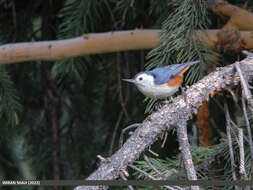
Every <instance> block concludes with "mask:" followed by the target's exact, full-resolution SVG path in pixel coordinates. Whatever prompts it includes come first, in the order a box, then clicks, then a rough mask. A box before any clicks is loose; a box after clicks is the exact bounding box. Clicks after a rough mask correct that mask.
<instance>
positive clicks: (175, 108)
mask: <svg viewBox="0 0 253 190" xmlns="http://www.w3.org/2000/svg"><path fill="white" fill-rule="evenodd" d="M240 66H241V69H242V71H243V72H244V75H248V76H249V79H252V78H253V73H252V71H253V57H249V58H246V59H244V60H242V61H241V62H240ZM238 84H240V77H239V75H238V73H236V72H235V69H234V64H232V65H229V66H226V67H223V68H217V69H216V71H215V72H213V73H211V74H209V75H208V76H206V77H204V78H203V79H202V80H200V81H199V82H198V83H196V84H194V85H192V86H191V87H190V88H188V89H187V91H186V92H185V94H186V97H187V104H186V103H185V101H184V97H183V96H181V95H180V96H177V97H176V98H174V99H173V101H172V102H171V103H170V104H166V105H164V106H163V107H162V108H160V109H159V110H158V111H156V112H154V113H152V114H151V115H149V116H148V117H147V118H146V119H145V120H144V121H143V122H142V123H141V124H139V125H140V126H139V127H138V128H137V129H136V130H135V131H134V133H133V134H132V135H131V136H130V137H129V138H128V140H127V141H126V142H125V144H124V145H123V146H122V148H120V149H119V150H118V151H117V152H116V153H115V154H113V155H112V156H111V157H110V158H108V159H107V160H106V161H104V162H102V163H101V165H100V166H99V168H98V169H97V170H96V171H94V172H93V173H92V174H91V175H90V176H89V177H88V178H87V180H113V179H117V178H118V177H119V173H120V171H121V170H122V169H123V170H125V169H126V168H127V166H129V165H131V164H132V163H133V162H134V161H135V160H137V159H138V158H139V157H140V155H141V153H142V152H144V151H145V150H146V149H147V148H148V147H149V146H150V145H151V144H153V143H154V142H155V141H156V140H157V139H158V136H159V134H161V133H162V132H164V131H165V130H166V129H171V128H172V126H173V125H174V126H184V125H185V122H186V121H187V120H189V119H191V118H192V116H193V115H194V114H196V113H197V110H198V107H199V106H200V105H201V104H202V102H203V101H204V100H209V98H211V97H212V96H213V95H214V94H215V93H216V92H218V91H222V90H223V89H225V88H228V87H231V86H235V85H238ZM85 189H92V190H95V189H96V190H97V189H98V187H87V186H78V187H76V188H75V190H85ZM103 189H107V187H103Z"/></svg>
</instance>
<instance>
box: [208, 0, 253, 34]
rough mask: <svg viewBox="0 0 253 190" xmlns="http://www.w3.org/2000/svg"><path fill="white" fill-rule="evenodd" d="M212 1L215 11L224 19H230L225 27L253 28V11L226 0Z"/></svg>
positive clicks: (229, 28) (230, 28)
mask: <svg viewBox="0 0 253 190" xmlns="http://www.w3.org/2000/svg"><path fill="white" fill-rule="evenodd" d="M212 1H213V6H212V10H213V12H214V13H216V14H218V15H220V16H221V17H222V18H224V19H228V22H227V24H226V25H225V26H224V27H223V28H224V29H227V30H232V29H238V30H253V13H251V12H249V11H247V10H245V9H243V8H240V7H237V6H234V5H231V4H229V3H228V2H226V1H217V0H212Z"/></svg>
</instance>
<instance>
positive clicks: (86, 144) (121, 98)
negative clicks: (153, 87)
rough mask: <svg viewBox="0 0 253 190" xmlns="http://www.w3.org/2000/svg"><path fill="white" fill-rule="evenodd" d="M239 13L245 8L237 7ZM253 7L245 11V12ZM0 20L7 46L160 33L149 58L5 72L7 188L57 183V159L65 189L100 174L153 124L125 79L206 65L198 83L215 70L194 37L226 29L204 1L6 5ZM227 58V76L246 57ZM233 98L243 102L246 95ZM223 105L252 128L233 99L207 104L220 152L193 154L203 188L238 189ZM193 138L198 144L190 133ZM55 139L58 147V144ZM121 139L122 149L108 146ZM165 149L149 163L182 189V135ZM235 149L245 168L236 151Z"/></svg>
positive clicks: (125, 56)
mask: <svg viewBox="0 0 253 190" xmlns="http://www.w3.org/2000/svg"><path fill="white" fill-rule="evenodd" d="M233 3H234V4H235V5H239V6H244V4H241V2H240V1H233ZM252 6H253V4H252V1H248V4H247V8H248V9H252ZM0 12H1V14H0V28H1V30H0V44H5V43H14V42H22V41H40V40H48V39H52V40H59V39H67V38H74V37H78V36H80V35H83V34H85V33H98V32H106V31H112V30H129V29H135V28H161V29H162V31H161V33H160V43H159V44H158V46H157V47H156V48H154V49H153V50H151V51H150V52H149V53H148V52H147V51H131V52H120V53H114V54H106V55H94V56H85V57H79V58H72V59H65V60H60V61H56V62H53V63H48V62H41V61H34V62H31V63H18V64H12V65H9V66H1V68H0V79H1V80H0V100H1V101H0V121H1V127H0V133H1V136H0V140H1V141H0V150H1V153H2V154H1V155H0V178H1V179H3V178H4V179H28V178H36V179H53V178H54V173H53V171H54V170H53V168H54V166H55V165H54V163H55V162H53V153H54V152H55V151H56V150H57V151H59V152H58V160H57V162H58V165H59V169H60V176H59V177H60V179H82V178H85V177H87V176H88V175H89V174H90V173H91V172H92V171H94V170H95V168H97V166H98V165H99V160H98V159H96V156H97V155H102V156H104V157H107V156H110V152H115V151H116V150H117V149H118V139H119V134H120V132H121V130H122V128H124V127H125V126H127V125H129V124H132V123H136V122H141V121H142V120H143V119H144V118H145V117H146V115H145V114H144V110H145V108H146V110H147V111H150V110H153V108H152V107H153V103H149V104H148V105H146V102H144V103H143V99H144V97H143V96H142V95H141V94H140V93H139V92H138V91H137V90H136V88H134V87H133V86H130V85H129V84H125V83H122V81H121V78H130V77H132V76H134V75H135V74H136V73H138V72H139V71H141V70H143V69H144V66H146V68H148V69H150V68H154V67H158V66H161V65H167V64H174V63H181V62H186V61H191V60H201V64H198V65H196V66H194V67H192V69H190V70H189V71H188V72H187V74H186V81H185V84H192V83H194V82H196V81H197V80H199V79H201V78H202V77H203V76H204V75H206V74H207V70H208V68H207V67H208V66H209V65H213V64H214V63H215V64H216V63H218V61H217V57H216V55H214V53H213V52H212V51H211V50H209V49H208V48H207V47H205V46H204V45H203V44H202V43H201V42H200V41H198V40H196V36H195V30H196V29H200V30H203V29H206V28H221V27H222V26H223V24H224V21H223V20H221V19H220V18H219V16H217V15H214V14H213V13H212V12H211V11H208V10H207V9H206V6H205V3H204V1H201V0H197V1H191V0H183V1H173V0H156V1H153V0H138V1H135V0H102V1H99V0H86V1H79V0H63V1H51V0H43V1H42V0H38V1H31V0H30V1H24V0H0ZM145 56H146V57H147V60H148V61H147V64H144V58H145ZM220 57H222V58H221V59H220V60H222V62H221V63H220V64H221V65H222V66H223V65H226V64H230V63H231V62H233V61H235V60H237V59H240V58H241V55H239V54H231V53H229V52H227V53H226V54H225V53H222V52H220ZM235 92H236V95H238V96H239V97H240V96H241V94H240V93H239V92H240V89H235ZM224 97H225V98H227V99H229V100H230V102H231V104H229V105H230V111H231V117H232V118H233V119H234V120H235V122H236V123H237V125H238V126H239V127H244V126H245V124H244V122H243V120H244V118H243V115H242V113H241V112H240V110H239V111H238V109H237V108H238V107H237V106H235V105H234V104H233V103H232V102H233V101H232V99H231V96H230V95H229V94H226V96H224V94H222V95H218V96H215V97H213V98H212V99H211V100H210V113H211V114H210V115H211V116H210V117H211V118H212V119H213V120H214V121H215V122H216V128H217V129H218V131H217V129H214V130H213V131H212V142H213V146H212V147H208V148H200V147H199V148H197V149H192V155H193V159H194V163H195V165H196V167H197V171H198V176H199V178H201V179H212V176H215V177H216V179H231V172H230V170H231V167H230V163H229V157H228V156H229V154H228V146H227V142H226V139H223V138H222V137H221V136H220V132H223V133H224V131H225V127H224V126H225V122H224V113H223V111H222V109H221V108H220V107H219V106H217V105H218V104H221V105H223V100H224ZM148 101H149V100H148ZM152 101H154V100H152ZM238 104H240V101H239V102H238ZM158 107H159V106H158ZM192 122H194V121H192ZM251 122H252V120H251ZM53 127H56V131H57V132H55V131H54V130H53ZM233 127H235V126H233ZM189 131H190V132H189V135H191V130H190V128H189ZM233 131H234V133H235V134H236V132H235V129H233ZM56 133H57V134H58V139H56V140H57V143H58V145H55V144H54V143H55V139H54V136H55V135H56ZM114 133H116V139H115V141H114V143H113V144H112V145H111V143H112V136H113V135H112V134H114ZM245 134H246V133H245ZM168 139H169V140H167V142H166V145H165V148H164V149H161V148H160V144H161V142H160V141H158V142H156V143H155V144H154V145H153V146H152V148H155V152H157V153H159V155H160V157H159V159H157V158H151V157H150V161H151V163H152V164H153V165H154V166H155V167H157V168H158V169H159V170H160V171H161V172H163V173H164V175H165V176H167V177H168V178H169V179H185V173H184V170H183V166H182V163H181V156H180V154H179V151H178V144H177V141H176V136H175V134H173V133H170V134H169V137H168ZM233 140H234V141H233V143H234V149H235V158H236V163H237V164H238V162H239V160H238V159H239V156H238V147H237V143H236V141H235V138H234V139H233ZM245 153H246V157H245V166H246V168H247V173H250V172H251V171H250V168H251V166H250V156H249V147H248V146H247V144H246V143H245ZM136 166H138V167H139V168H141V169H143V170H144V171H146V172H148V173H150V174H151V175H154V176H155V177H157V178H158V179H159V176H157V174H156V173H155V172H154V171H153V170H151V169H150V167H149V166H148V165H147V163H146V162H144V161H137V162H136ZM212 172H213V173H212ZM131 173H133V174H134V175H133V177H135V178H136V179H138V178H141V179H143V178H144V176H142V175H141V174H140V173H138V172H135V171H131ZM10 189H17V188H16V187H13V188H10ZM42 189H43V188H42ZM64 189H72V188H64ZM143 189H148V188H143Z"/></svg>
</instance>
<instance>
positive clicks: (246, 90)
mask: <svg viewBox="0 0 253 190" xmlns="http://www.w3.org/2000/svg"><path fill="white" fill-rule="evenodd" d="M235 67H236V70H237V72H238V73H239V76H240V78H241V85H242V88H243V91H244V93H243V94H244V95H245V98H246V100H247V103H248V104H249V110H250V111H251V113H252V114H253V99H252V94H251V92H250V90H249V84H248V80H247V78H245V77H244V76H243V73H242V70H241V68H240V65H239V63H235Z"/></svg>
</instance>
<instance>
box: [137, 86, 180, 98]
mask: <svg viewBox="0 0 253 190" xmlns="http://www.w3.org/2000/svg"><path fill="white" fill-rule="evenodd" d="M137 88H138V89H139V90H140V91H141V92H142V93H143V94H144V95H145V96H148V97H150V98H156V99H165V98H167V97H168V96H171V95H172V94H174V93H175V92H177V91H178V88H179V87H169V86H168V84H167V83H166V84H161V85H148V86H146V85H145V86H144V85H138V86H137Z"/></svg>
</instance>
